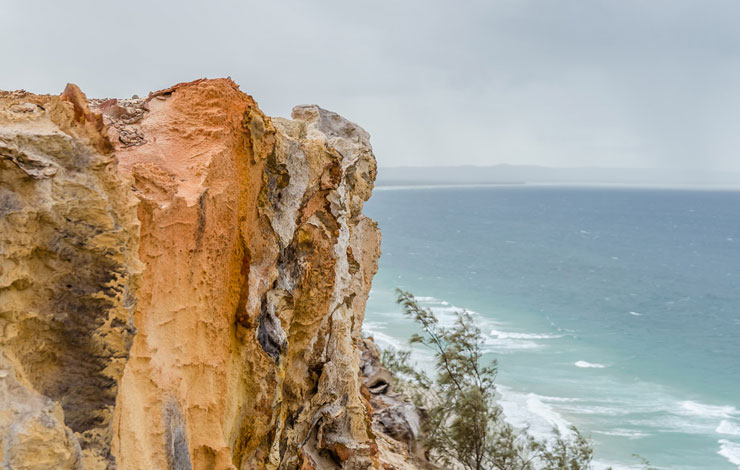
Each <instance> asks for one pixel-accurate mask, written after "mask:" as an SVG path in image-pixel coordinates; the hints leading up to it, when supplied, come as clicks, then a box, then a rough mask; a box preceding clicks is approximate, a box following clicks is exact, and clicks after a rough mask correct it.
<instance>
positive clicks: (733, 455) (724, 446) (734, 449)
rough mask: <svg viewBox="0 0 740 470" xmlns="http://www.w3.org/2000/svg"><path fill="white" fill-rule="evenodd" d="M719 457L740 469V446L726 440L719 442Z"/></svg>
mask: <svg viewBox="0 0 740 470" xmlns="http://www.w3.org/2000/svg"><path fill="white" fill-rule="evenodd" d="M717 453H718V454H719V455H721V456H722V457H724V458H726V459H727V460H729V461H730V463H731V464H733V465H737V466H738V468H740V444H738V443H736V442H731V441H728V440H726V439H720V440H719V450H718V451H717Z"/></svg>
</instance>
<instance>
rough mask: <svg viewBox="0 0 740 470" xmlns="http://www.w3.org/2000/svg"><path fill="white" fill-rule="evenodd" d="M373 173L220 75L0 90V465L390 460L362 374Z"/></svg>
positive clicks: (332, 133) (324, 122)
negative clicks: (137, 90)
mask: <svg viewBox="0 0 740 470" xmlns="http://www.w3.org/2000/svg"><path fill="white" fill-rule="evenodd" d="M375 174H376V166H375V158H374V155H373V153H372V148H371V146H370V143H369V135H368V133H367V132H365V131H364V130H363V129H362V128H360V127H359V126H357V125H356V124H354V123H352V122H350V121H348V120H346V119H344V118H342V117H341V116H339V115H337V114H335V113H332V112H329V111H326V110H324V109H321V108H320V107H318V106H298V107H296V108H294V110H293V114H292V119H290V120H288V119H280V118H270V117H268V116H265V115H264V114H263V113H262V112H261V111H260V109H259V108H258V107H257V104H256V103H255V101H254V100H253V99H252V98H251V97H250V96H248V95H246V94H244V93H242V92H241V91H240V90H239V88H238V87H237V85H236V84H234V83H233V82H232V81H231V80H229V79H217V80H198V81H195V82H190V83H183V84H178V85H175V86H173V87H171V88H169V89H166V90H161V91H158V92H155V93H152V94H150V96H149V97H148V98H146V99H132V100H87V99H86V98H85V96H84V95H83V94H82V92H81V91H80V90H79V89H78V88H77V87H75V86H74V85H68V86H67V88H66V89H65V91H64V93H63V94H62V95H60V96H39V95H33V94H30V93H26V92H0V233H2V237H0V468H4V469H14V470H30V469H48V468H59V469H85V470H92V469H96V470H97V469H122V470H123V469H125V470H138V469H169V470H190V469H239V470H246V469H264V468H270V469H298V468H300V469H333V468H350V469H355V468H356V469H360V468H385V469H390V468H402V467H403V466H404V465H405V464H404V463H403V462H404V461H405V460H404V458H401V459H400V460H399V459H398V455H395V456H393V457H392V459H391V460H392V461H393V462H396V464H392V463H388V462H389V460H388V459H389V457H387V456H386V455H385V454H387V453H388V452H386V451H384V450H383V449H387V448H388V446H389V444H388V442H386V439H388V438H387V436H385V437H382V438H380V437H379V436H378V431H377V430H375V431H374V430H373V424H372V414H373V408H372V406H371V404H370V401H369V397H370V396H369V394H368V392H367V388H366V387H364V386H363V381H362V378H361V377H360V374H359V371H360V354H361V353H360V344H361V342H362V340H361V338H360V330H361V325H362V321H363V317H364V308H365V302H366V300H367V297H368V293H369V291H370V285H371V281H372V277H373V275H374V274H375V272H376V270H377V259H378V256H379V249H380V232H379V231H378V228H377V225H376V223H375V222H374V221H372V220H371V219H369V218H367V217H365V216H364V215H363V214H362V207H363V203H364V202H365V201H366V200H367V199H368V198H369V197H370V194H371V191H372V188H373V182H374V179H375ZM379 441H380V447H381V450H380V451H379ZM397 444H398V443H397ZM393 445H396V444H393ZM399 445H401V444H399ZM401 447H403V446H401ZM394 459H395V460H394ZM409 468H411V467H409Z"/></svg>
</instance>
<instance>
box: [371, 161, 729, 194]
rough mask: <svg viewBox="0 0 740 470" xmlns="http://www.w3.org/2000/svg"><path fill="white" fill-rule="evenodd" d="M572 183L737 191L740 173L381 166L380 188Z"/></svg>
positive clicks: (379, 171) (637, 169) (379, 175)
mask: <svg viewBox="0 0 740 470" xmlns="http://www.w3.org/2000/svg"><path fill="white" fill-rule="evenodd" d="M527 183H529V184H573V185H589V184H594V185H601V184H608V185H638V186H711V187H718V188H720V187H733V188H740V173H738V172H715V171H689V170H665V169H662V170H660V169H641V168H590V167H580V168H551V167H543V166H529V165H495V166H443V167H381V168H380V169H379V170H378V179H377V184H378V185H379V186H395V185H440V184H527Z"/></svg>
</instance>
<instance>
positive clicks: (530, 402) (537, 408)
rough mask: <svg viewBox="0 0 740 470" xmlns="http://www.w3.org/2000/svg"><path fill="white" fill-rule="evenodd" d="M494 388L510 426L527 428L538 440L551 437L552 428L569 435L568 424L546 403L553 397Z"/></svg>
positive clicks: (502, 386)
mask: <svg viewBox="0 0 740 470" xmlns="http://www.w3.org/2000/svg"><path fill="white" fill-rule="evenodd" d="M496 388H497V390H498V394H499V399H498V403H499V405H501V408H502V409H503V412H504V417H505V419H506V421H507V422H508V423H509V424H511V425H512V426H514V427H516V428H520V429H524V428H528V429H529V432H530V433H531V434H532V435H533V436H535V437H537V438H540V439H542V438H547V437H551V436H552V430H553V428H557V429H558V430H559V431H560V432H561V433H563V434H565V435H568V434H570V432H571V431H570V423H569V422H568V421H566V420H565V419H564V418H563V417H562V416H561V415H560V413H558V412H557V411H555V409H553V407H551V406H550V405H548V404H547V403H546V401H547V399H548V398H553V397H543V396H540V395H537V394H535V393H522V392H517V391H515V390H513V389H511V388H509V387H506V386H504V385H498V386H497V387H496Z"/></svg>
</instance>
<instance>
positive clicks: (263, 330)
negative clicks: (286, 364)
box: [257, 298, 284, 361]
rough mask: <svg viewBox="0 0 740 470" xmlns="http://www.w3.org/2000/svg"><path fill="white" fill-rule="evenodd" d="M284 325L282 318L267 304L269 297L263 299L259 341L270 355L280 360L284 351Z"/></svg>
mask: <svg viewBox="0 0 740 470" xmlns="http://www.w3.org/2000/svg"><path fill="white" fill-rule="evenodd" d="M281 332H282V326H281V325H280V320H279V319H278V318H277V317H275V315H274V314H272V313H270V310H269V308H268V305H267V299H264V298H263V299H262V312H261V313H260V317H259V326H258V327H257V341H258V342H259V343H260V346H262V350H263V351H265V353H267V355H268V356H270V357H271V358H273V359H275V361H277V360H278V358H279V357H280V354H281V353H282V352H283V347H284V344H283V339H282V335H281Z"/></svg>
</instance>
